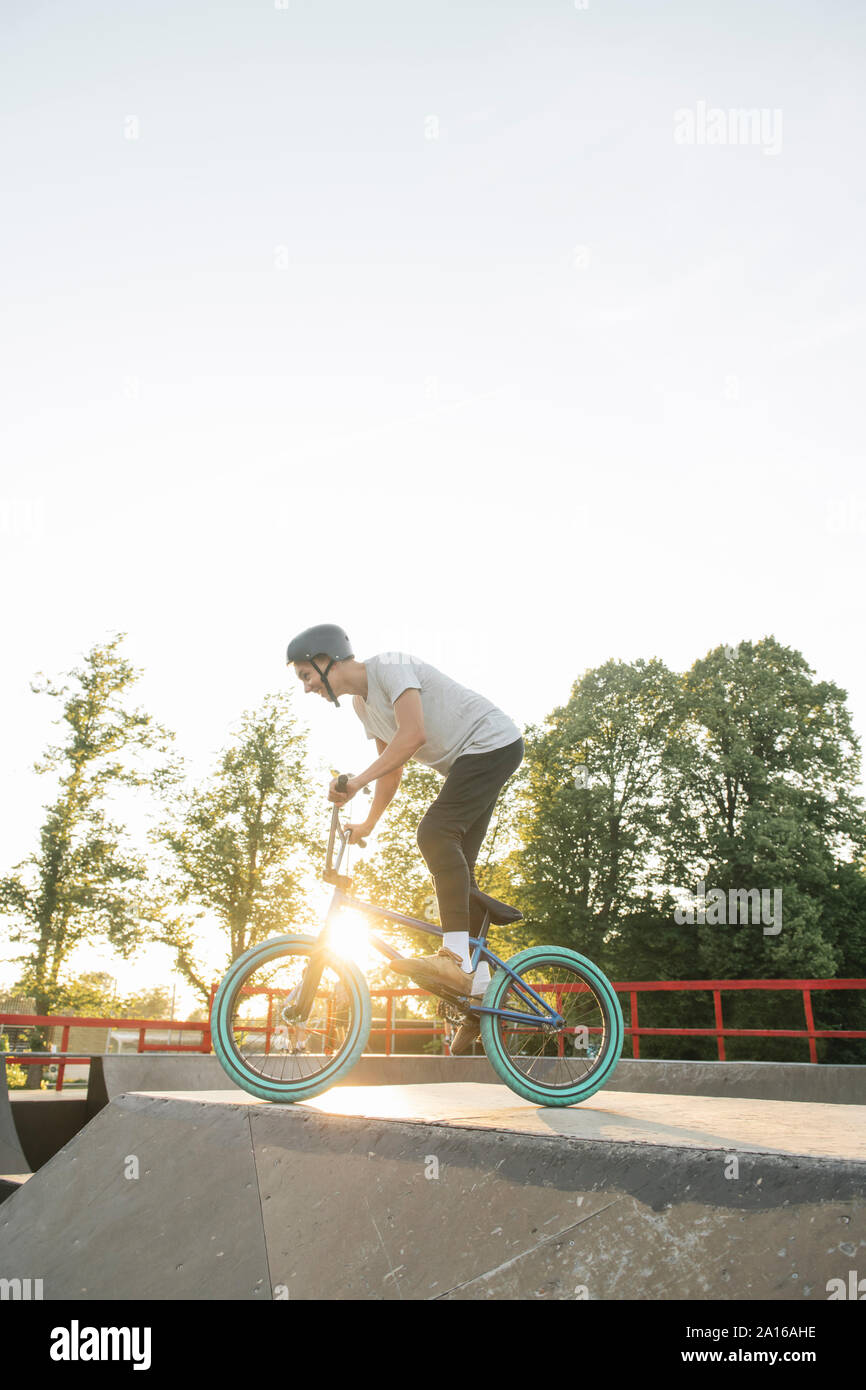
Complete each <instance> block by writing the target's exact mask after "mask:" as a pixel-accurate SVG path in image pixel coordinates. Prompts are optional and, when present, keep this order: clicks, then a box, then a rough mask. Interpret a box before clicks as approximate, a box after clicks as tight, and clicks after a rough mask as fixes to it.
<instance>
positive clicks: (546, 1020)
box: [291, 806, 565, 1028]
mask: <svg viewBox="0 0 866 1390" xmlns="http://www.w3.org/2000/svg"><path fill="white" fill-rule="evenodd" d="M337 840H339V842H340V849H339V853H338V855H337V859H336V862H334V858H333V856H334V846H335V843H336V841H337ZM348 844H349V831H348V830H344V829H343V827H342V826H341V825H340V822H339V807H337V806H335V807H334V810H333V812H332V815H331V832H330V836H329V839H328V855H327V862H326V866H325V872H324V875H323V877H324V879H325V882H326V883H332V884H333V885H334V894H333V897H332V898H331V901H330V904H329V906H328V910H327V912H326V914H325V921H324V925H323V927H322V931H321V933H320V934H319V938H318V944H317V946H316V947H315V948H314V950H313V951H312V952H311V956H310V964H309V966H308V967H307V969H306V971H305V972H304V978H303V981H302V982H301V985H300V986H299V988H298V992H297V997H296V999H294V1000H292V1003H291V1014H292V1016H298V1017H300V1018H306V1016H307V1013H308V1012H309V1010H310V1008H311V1007H312V1003H313V999H314V997H315V993H316V990H317V989H318V985H319V979H320V977H321V973H322V967H323V965H324V959H323V957H324V955H325V954H326V952H327V951H328V950H329V949H332V948H331V947H330V926H331V923H332V921H333V920H334V918H335V917H336V916H337V914H338V913H339V912H340V910H341V909H342V908H344V907H346V908H351V909H352V910H353V911H355V912H361V913H363V914H364V915H365V916H366V917H374V918H381V917H384V918H385V920H386V921H389V922H394V923H396V924H398V925H399V926H403V927H412V928H413V929H414V930H415V931H423V932H426V933H427V935H428V936H434V937H439V938H440V939H441V938H442V937H444V935H445V933H444V932H443V930H442V928H441V927H437V926H434V925H433V924H432V923H430V922H424V921H422V920H421V919H420V918H418V917H409V916H408V915H407V914H406V913H405V912H396V911H395V910H394V909H393V908H390V907H377V906H376V904H375V903H365V902H362V901H361V899H360V898H354V897H352V895H351V894H350V892H349V889H350V888H351V886H352V880H351V878H349V877H348V876H347V875H344V874H341V873H340V872H339V868H340V864H341V863H342V860H343V855H344V854H345V853H346V850H347V848H348ZM489 923H490V918H489V916H488V915H487V914H485V917H484V922H483V924H482V927H481V934H480V936H470V938H469V946H470V950H471V953H472V954H471V961H472V969H473V970H475V969H476V968H477V966H478V964H479V963H480V962H481V961H486V962H487V963H488V964H490V965H492V966H495V967H496V968H497V969H498V970H504V971H505V974H506V975H508V976H510V978H511V980H512V982H513V983H514V986H515V989H516V990H517V992H518V994H519V995H520V997H521V998H523V999H525V1000H526V1003H527V1006H528V1008H529V1009H530V1010H531V1012H529V1013H525V1012H521V1011H518V1010H516V1009H487V1008H484V1006H483V1005H480V1004H475V1003H473V1004H472V1013H473V1014H490V1015H491V1016H492V1017H494V1018H501V1019H503V1020H504V1021H506V1022H514V1023H523V1024H526V1023H533V1022H536V1023H537V1024H538V1026H539V1027H546V1026H551V1027H554V1028H561V1027H563V1026H564V1023H565V1020H564V1018H563V1017H562V1015H561V1014H559V1013H558V1012H557V1011H556V1009H553V1008H551V1006H550V1005H549V1004H548V1003H547V1002H546V1001H545V1000H544V999H542V997H541V995H540V994H537V993H536V992H535V990H534V989H533V988H532V986H531V985H528V984H527V983H526V981H525V980H522V979H521V978H520V976H519V975H516V974H515V973H514V971H513V970H511V969H509V967H508V965H507V963H506V962H505V961H504V960H501V959H500V958H499V956H497V955H496V953H495V951H491V950H490V948H489V946H488V945H487V939H486V938H487V928H488V926H489ZM370 943H371V945H372V946H374V947H375V949H376V950H377V951H378V952H379V954H380V955H382V956H384V957H385V959H386V960H400V959H401V957H400V952H399V951H396V950H395V949H394V947H393V946H391V945H390V944H389V943H388V942H387V941H385V940H383V938H382V937H381V936H378V935H377V934H376V933H375V932H371V933H370ZM438 997H442V998H446V997H447V998H448V999H449V1000H450V998H451V996H450V995H448V996H444V995H443V996H438ZM464 999H465V1000H466V1002H467V1004H468V999H467V996H455V1002H456V1003H458V1007H459V1006H460V1002H462V1001H463V1000H464ZM458 1001H459V1002H458Z"/></svg>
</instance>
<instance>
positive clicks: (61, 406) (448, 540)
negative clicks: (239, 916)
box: [0, 0, 866, 978]
mask: <svg viewBox="0 0 866 1390" xmlns="http://www.w3.org/2000/svg"><path fill="white" fill-rule="evenodd" d="M2 31H3V32H2V37H3V42H2V54H3V56H2V73H0V78H2V80H0V126H2V172H3V201H4V207H5V211H4V216H3V218H2V224H0V250H2V254H0V277H2V285H3V303H4V309H3V333H2V348H0V351H2V357H0V373H2V376H0V380H2V390H3V397H4V403H3V409H2V415H0V431H2V441H0V448H2V481H0V539H2V554H3V560H2V564H3V593H4V600H5V601H4V605H3V607H4V624H3V654H4V663H3V665H4V680H3V700H4V715H5V718H4V728H5V730H6V738H5V739H4V740H3V747H2V751H0V760H2V761H0V766H2V777H3V792H4V794H3V797H2V808H0V831H2V834H0V845H2V855H0V860H2V867H4V868H5V867H7V866H9V865H11V864H12V863H14V862H15V861H16V860H17V859H18V858H20V857H21V856H22V855H23V854H24V853H26V852H27V850H28V849H29V848H30V847H31V845H32V843H33V839H34V835H35V833H36V830H37V828H38V824H39V815H40V802H41V800H42V798H43V796H44V788H43V787H42V786H41V785H40V783H39V781H38V779H36V778H34V777H33V776H32V774H31V772H30V771H29V768H30V764H31V763H32V761H33V759H34V757H36V756H37V755H38V754H39V752H40V750H41V749H42V747H43V746H44V743H45V741H46V736H47V733H48V729H47V725H46V718H47V713H46V707H45V706H44V705H42V704H41V702H39V701H37V700H36V698H35V697H34V696H33V695H31V694H30V691H29V685H28V682H29V679H30V677H31V675H32V673H33V672H34V671H36V670H38V669H45V670H47V671H51V672H58V671H61V670H63V669H64V668H66V667H68V666H69V665H71V664H73V663H74V662H75V661H76V660H77V659H78V658H79V655H80V653H81V652H83V651H84V650H86V649H87V648H89V647H90V646H91V645H92V644H93V643H94V642H95V641H97V640H100V639H101V638H103V637H104V636H105V635H107V633H108V632H110V631H113V630H118V629H120V630H123V631H126V632H128V634H129V641H128V644H127V650H128V653H129V655H130V656H131V658H132V659H133V660H134V661H135V662H136V663H137V664H139V665H141V666H143V667H144V668H145V669H146V672H147V674H146V678H145V681H144V682H143V684H142V686H141V692H140V698H141V699H142V700H143V701H144V702H145V703H146V704H147V705H148V707H149V708H151V709H152V710H153V712H154V713H155V714H156V715H157V716H158V717H160V718H162V719H163V720H164V721H165V722H166V723H168V724H169V725H170V726H172V727H173V728H174V729H176V730H177V733H178V737H179V743H180V746H181V747H182V749H183V750H184V751H185V752H187V753H188V754H189V755H190V756H191V758H192V759H193V760H194V761H196V762H197V764H198V765H199V766H201V768H204V767H206V766H207V764H208V761H209V759H210V758H211V756H212V754H213V753H214V752H215V751H216V750H217V749H218V748H219V747H221V746H222V744H223V743H224V742H225V739H226V737H227V734H228V732H229V730H230V728H231V726H232V724H233V722H234V721H235V720H236V719H237V717H238V715H239V713H240V712H241V710H242V709H244V708H245V707H249V706H253V705H255V704H257V703H258V701H259V699H260V698H261V696H262V694H263V693H264V692H266V691H268V690H271V689H275V688H280V687H281V686H283V685H284V683H285V681H286V680H287V676H286V672H285V668H284V665H283V654H284V648H285V642H286V640H287V638H288V637H289V636H290V635H291V634H292V633H294V632H296V631H297V630H299V629H300V628H303V627H306V626H308V625H309V624H311V623H314V622H319V621H327V622H331V621H333V622H338V623H340V624H342V625H343V626H345V628H346V629H347V630H348V631H349V633H350V634H351V636H352V638H353V640H354V642H355V648H356V655H358V656H359V657H360V658H361V659H363V658H364V657H365V656H368V655H371V654H372V653H374V652H377V651H381V650H389V649H397V648H405V649H408V650H410V651H414V652H416V653H417V654H419V655H420V656H423V657H424V658H425V659H426V660H428V661H431V662H432V663H433V664H434V665H439V666H440V667H441V668H442V669H444V670H445V671H447V672H448V673H449V674H450V675H452V676H454V677H455V678H456V679H457V680H460V681H462V682H463V683H465V684H467V685H469V686H471V687H473V688H475V689H478V690H480V691H482V692H483V693H484V694H486V695H488V696H489V698H491V699H493V700H494V701H495V702H496V703H498V704H499V705H501V707H502V708H503V709H505V710H506V712H507V713H509V714H510V715H511V716H512V717H513V718H514V719H516V720H517V721H518V722H521V723H522V722H525V721H528V720H533V721H534V720H537V719H541V718H542V717H543V716H544V715H545V714H546V713H547V711H548V710H549V709H550V708H551V707H552V706H553V705H555V704H558V703H561V702H563V701H564V700H565V699H567V697H568V693H569V690H570V688H571V684H572V682H573V681H574V680H575V679H576V678H577V677H578V676H579V675H580V674H581V673H582V672H583V671H584V670H585V669H587V668H588V667H591V666H594V665H597V664H599V663H600V662H603V661H605V660H607V659H608V658H610V657H615V658H619V659H623V660H633V659H635V658H637V657H641V656H643V657H647V658H649V657H652V656H658V657H660V658H662V659H664V660H665V661H666V662H668V663H669V664H670V665H671V666H673V667H675V668H677V669H683V668H685V667H686V666H688V665H690V664H691V662H692V661H693V660H694V659H695V658H696V657H698V656H700V655H702V654H703V653H704V652H706V651H707V650H708V649H709V648H710V647H713V646H715V645H717V644H718V643H720V642H730V643H736V642H737V641H739V640H741V639H743V638H749V639H757V638H759V637H761V636H764V635H767V634H768V633H773V634H774V635H775V636H776V637H777V638H778V639H779V640H780V641H782V642H784V643H786V644H789V645H791V646H794V647H797V648H799V649H800V650H802V651H803V653H804V654H805V656H806V658H807V660H808V661H809V662H810V664H811V665H812V666H813V667H814V668H815V669H816V671H817V673H818V675H819V676H820V677H821V678H826V679H831V680H834V681H836V682H837V683H838V684H840V685H841V686H842V687H843V688H844V689H846V690H847V691H848V692H849V695H850V704H851V708H852V710H853V712H854V717H855V721H856V726H857V728H858V731H859V732H860V734H861V735H862V733H863V731H864V729H866V654H864V644H863V631H862V629H863V622H862V613H863V597H862V595H863V588H864V585H863V568H864V566H863V552H864V548H866V483H864V475H863V444H864V428H863V405H862V394H863V379H864V370H863V369H864V360H863V359H864V349H863V327H864V270H863V256H862V248H863V245H864V244H866V227H864V221H866V212H864V199H863V181H862V166H863V160H862V150H863V146H864V136H866V129H864V125H866V121H864V103H866V98H864V83H863V60H864V48H866V44H864V39H866V10H864V8H863V7H862V5H860V4H859V3H842V0H830V3H827V4H824V5H821V6H817V5H815V4H814V3H813V0H788V2H787V3H782V0H767V3H763V4H761V5H755V4H754V0H715V2H714V3H706V2H703V3H699V4H694V3H690V2H689V3H687V2H686V0H678V2H677V3H673V0H669V2H668V3H665V2H664V0H662V3H659V4H653V5H648V4H646V3H645V0H621V2H620V3H616V2H615V0H590V3H589V5H588V7H586V8H581V7H579V6H577V5H575V4H574V3H573V0H572V3H566V0H556V3H553V2H552V0H532V3H500V2H499V0H497V3H493V0H483V2H480V3H478V4H475V5H472V6H466V5H465V4H460V3H453V2H452V3H439V4H437V5H410V4H406V3H405V0H402V3H401V2H398V0H387V2H386V0H370V3H367V4H364V5H358V4H357V3H356V0H288V3H287V5H286V6H285V8H283V7H281V6H280V5H275V4H274V3H273V0H271V2H270V3H268V2H267V0H261V3H250V0H231V2H230V0H218V2H217V3H209V4H203V3H192V0H148V3H147V4H140V5H118V4H116V3H114V2H113V0H112V3H109V0H103V3H97V2H96V0H74V2H73V3H68V0H64V3H59V0H53V2H52V3H46V2H45V0H26V3H25V2H24V0H8V3H7V4H6V5H4V7H3V13H2ZM740 109H744V110H746V109H754V110H755V111H756V112H759V113H763V118H762V120H760V121H758V122H757V123H756V124H755V126H754V127H752V126H751V125H749V126H748V127H747V129H745V130H744V129H743V128H741V127H740V126H739V125H738V124H737V121H736V119H735V118H733V117H731V116H730V115H729V113H731V112H736V111H738V110H740ZM683 112H685V113H686V117H685V118H684V116H683ZM713 112H715V113H716V114H715V115H713ZM684 122H685V124H684ZM689 122H691V129H692V131H693V135H692V137H691V143H689V142H688V139H686V140H684V139H683V129H688V125H689ZM858 171H859V172H858ZM307 705H308V706H310V708H309V711H308V717H309V719H310V722H311V725H312V727H313V730H314V738H315V744H316V747H317V749H318V750H319V751H320V752H321V755H322V756H323V758H325V759H326V761H329V762H332V763H333V764H334V765H337V766H341V767H344V768H347V769H349V770H353V771H354V770H358V769H359V767H360V766H362V765H365V763H366V762H368V761H369V757H368V752H367V750H368V749H370V748H372V745H371V744H367V743H366V740H364V739H363V733H362V730H361V727H360V724H358V723H357V721H356V720H355V719H354V716H353V714H352V712H351V709H350V708H349V707H347V708H344V709H341V710H339V711H337V710H335V709H334V708H333V707H331V706H327V705H325V704H324V702H322V701H318V702H317V703H316V705H315V707H312V706H313V701H311V700H308V701H307ZM0 952H2V948H0ZM158 974H159V978H165V971H164V970H161V971H160V972H158ZM0 978H2V975H0Z"/></svg>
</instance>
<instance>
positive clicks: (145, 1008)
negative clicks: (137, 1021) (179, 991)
mask: <svg viewBox="0 0 866 1390" xmlns="http://www.w3.org/2000/svg"><path fill="white" fill-rule="evenodd" d="M171 1000H172V992H171V990H170V989H168V988H167V987H166V986H165V985H150V986H149V987H148V988H147V989H139V990H134V991H133V992H132V993H131V994H127V995H125V996H124V998H123V1000H122V1001H121V1002H120V1004H119V1005H118V1006H117V1007H116V1009H115V1014H116V1016H117V1018H157V1019H165V1018H171V1016H172V1012H171Z"/></svg>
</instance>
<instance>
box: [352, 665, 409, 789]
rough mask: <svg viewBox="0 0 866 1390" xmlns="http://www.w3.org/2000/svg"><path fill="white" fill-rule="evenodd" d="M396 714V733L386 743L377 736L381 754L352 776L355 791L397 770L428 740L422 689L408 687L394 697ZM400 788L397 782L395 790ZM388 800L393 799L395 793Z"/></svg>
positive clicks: (377, 745) (377, 744)
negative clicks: (355, 775) (384, 744)
mask: <svg viewBox="0 0 866 1390" xmlns="http://www.w3.org/2000/svg"><path fill="white" fill-rule="evenodd" d="M394 716H395V718H396V720H397V732H396V734H395V735H394V737H393V738H392V739H391V742H390V743H389V744H388V745H387V746H386V747H383V746H382V744H381V743H380V740H379V739H376V747H377V748H380V749H381V752H380V755H379V757H378V758H377V759H376V761H375V762H374V763H371V764H370V766H369V767H368V768H367V769H366V770H365V771H364V772H359V773H358V776H357V777H353V778H352V784H353V785H354V788H355V791H360V790H361V788H362V787H366V785H367V783H368V782H375V781H378V779H379V778H380V777H387V775H388V774H389V773H393V772H397V771H398V770H399V769H400V768H402V766H403V764H404V763H407V762H408V761H409V759H410V758H411V756H412V754H413V753H417V751H418V749H419V748H420V747H421V745H422V743H426V741H427V735H426V733H425V731H424V710H423V708H422V705H421V691H420V690H404V691H403V694H402V695H400V696H398V698H397V699H396V700H395V701H394ZM396 790H397V787H396V785H395V787H394V791H396ZM392 795H393V792H392ZM388 800H389V801H390V800H391V797H389V798H388ZM375 804H376V803H375V801H374V802H373V805H374V806H375ZM386 804H387V803H386Z"/></svg>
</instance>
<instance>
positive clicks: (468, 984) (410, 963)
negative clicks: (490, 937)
mask: <svg viewBox="0 0 866 1390" xmlns="http://www.w3.org/2000/svg"><path fill="white" fill-rule="evenodd" d="M391 969H392V970H396V971H397V973H398V975H408V976H409V978H410V979H411V980H414V981H415V983H416V984H417V985H420V986H421V988H422V989H429V990H431V991H432V993H433V994H436V993H437V992H438V991H439V990H440V989H447V990H448V991H449V992H450V993H451V994H459V995H464V994H469V992H470V990H471V989H472V979H473V976H472V974H471V973H469V972H468V971H466V970H464V969H463V961H462V960H461V958H460V956H458V955H457V953H456V951H449V949H448V947H447V946H443V947H442V948H441V950H439V951H437V952H436V955H435V956H418V957H417V958H416V959H414V960H413V959H412V958H409V959H406V960H392V961H391Z"/></svg>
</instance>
